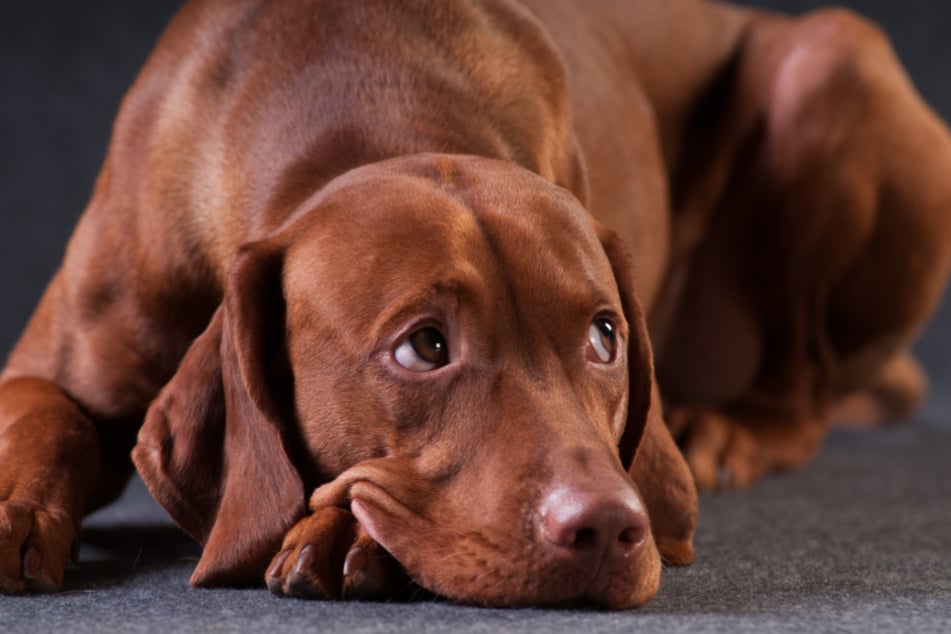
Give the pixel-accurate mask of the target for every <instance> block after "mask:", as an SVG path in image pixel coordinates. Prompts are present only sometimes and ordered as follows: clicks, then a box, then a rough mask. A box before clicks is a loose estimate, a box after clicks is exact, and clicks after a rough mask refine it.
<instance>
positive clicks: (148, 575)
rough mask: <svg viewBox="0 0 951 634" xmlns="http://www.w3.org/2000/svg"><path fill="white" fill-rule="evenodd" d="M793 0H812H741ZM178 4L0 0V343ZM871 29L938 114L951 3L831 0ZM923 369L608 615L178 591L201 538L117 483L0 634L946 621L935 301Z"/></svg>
mask: <svg viewBox="0 0 951 634" xmlns="http://www.w3.org/2000/svg"><path fill="white" fill-rule="evenodd" d="M747 3H748V4H760V5H767V6H771V7H774V8H780V9H784V10H790V11H801V10H804V9H808V8H811V7H814V6H817V5H819V4H822V0H747ZM178 4H179V1H178V0H149V2H128V1H127V0H90V1H89V2H82V3H77V2H74V0H57V1H53V0H48V1H46V2H33V3H23V2H10V3H7V4H6V5H4V10H3V17H2V18H0V82H2V83H0V93H2V95H3V98H2V99H0V174H2V177H0V270H2V271H3V272H4V274H3V278H2V281H0V354H5V353H6V351H7V350H9V347H10V346H11V345H12V344H13V342H14V340H15V338H16V337H17V335H18V333H19V332H20V330H21V329H22V327H23V324H24V323H25V320H26V318H27V316H28V314H29V313H30V311H31V310H32V307H33V306H34V305H35V303H36V300H37V299H38V297H39V294H40V293H41V291H42V289H43V287H44V286H45V284H46V281H47V280H48V279H49V277H50V275H51V274H52V272H53V270H55V267H56V266H57V264H58V262H59V259H60V257H61V254H62V249H63V245H64V244H65V241H66V238H67V236H68V235H69V233H70V231H71V227H72V225H73V224H74V223H75V220H76V218H77V217H78V214H79V212H80V210H81V209H82V206H83V204H84V202H85V200H86V198H87V197H88V194H89V190H90V187H91V183H92V182H93V178H94V176H95V174H96V172H97V171H98V167H99V164H100V162H101V159H102V155H103V148H104V147H105V143H106V139H107V137H108V132H109V125H110V121H111V119H112V116H113V114H114V112H115V109H116V105H117V104H118V101H119V98H120V96H121V94H122V93H123V91H124V90H125V87H126V86H127V85H128V84H129V82H130V81H131V79H132V77H133V75H134V73H135V72H136V71H137V70H138V68H139V66H140V65H141V64H142V61H143V60H144V59H145V55H146V53H147V51H148V50H149V48H150V47H151V44H152V42H153V41H154V39H155V37H156V36H157V34H158V33H159V31H160V29H161V27H162V24H163V23H164V22H165V20H167V19H168V16H169V15H170V14H171V12H172V11H173V10H174V9H175V7H176V6H177V5H178ZM844 4H847V5H850V6H852V7H854V8H857V9H859V10H861V11H863V12H865V13H868V14H871V15H872V16H873V17H875V18H876V19H877V20H879V21H881V22H882V23H884V24H885V25H886V27H887V30H888V32H889V33H890V35H891V36H892V37H893V38H894V40H895V43H896V47H897V48H898V50H899V53H900V55H901V56H902V59H903V60H905V62H906V64H908V66H909V68H910V70H911V72H912V77H913V79H914V80H915V82H916V83H917V84H918V86H919V88H920V89H921V90H922V92H923V93H924V95H925V96H926V98H927V99H928V100H929V101H930V102H931V103H933V104H935V106H936V107H937V109H938V110H939V111H940V112H941V113H942V114H943V115H944V116H945V117H946V118H948V119H951V79H949V78H951V74H949V73H948V69H947V62H948V60H951V40H949V39H948V38H947V33H948V32H949V31H951V17H949V16H951V4H949V3H947V2H946V0H904V1H903V2H894V1H893V0H845V2H844ZM918 353H919V356H920V357H921V358H922V360H923V361H924V362H925V364H926V366H927V367H928V368H929V370H930V371H931V374H932V378H933V390H932V395H931V399H930V401H929V404H928V406H927V407H926V408H925V409H924V410H923V412H922V413H921V414H920V416H919V417H918V418H917V419H916V420H915V421H913V422H911V423H909V424H907V425H904V426H901V427H894V428H890V429H885V430H879V431H874V432H863V433H852V432H849V433H845V432H839V433H836V434H835V435H834V436H833V437H832V438H831V439H830V441H829V442H828V443H827V445H826V446H825V447H824V449H823V451H822V453H821V454H820V455H819V457H818V459H817V460H816V462H815V464H814V465H812V466H811V467H810V468H808V469H805V470H803V471H799V472H796V473H793V474H787V475H782V476H776V477H772V478H769V479H767V480H766V481H764V482H763V483H761V484H760V485H758V486H756V487H755V488H753V489H752V490H749V491H744V492H737V493H728V494H717V495H704V496H703V497H702V500H701V523H700V528H699V532H698V535H697V555H698V560H697V563H696V564H694V565H692V566H690V567H686V568H679V569H671V570H667V571H665V574H664V579H663V584H662V588H661V591H660V593H659V594H658V596H657V598H656V599H655V600H654V601H653V602H652V603H650V604H649V605H648V606H646V607H644V608H643V609H640V610H636V611H631V612H624V613H605V612H593V611H564V610H560V611H559V610H485V609H477V608H467V607H459V606H454V605H449V604H447V603H442V602H431V601H430V602H421V603H409V604H362V603H327V602H305V601H298V600H289V599H283V600H282V599H277V598H275V597H273V596H271V595H270V594H269V593H268V592H267V591H266V590H264V589H263V588H261V589H251V590H195V589H192V588H190V587H189V586H188V577H189V575H190V573H191V570H192V568H193V566H194V564H195V562H196V561H197V558H198V553H199V551H198V548H197V546H196V545H195V544H193V543H192V542H191V541H190V540H189V539H188V538H187V537H185V536H184V535H183V534H182V533H180V532H179V531H178V530H177V529H176V528H175V527H174V526H173V525H172V524H171V522H170V521H169V520H168V518H167V516H166V515H165V514H164V512H163V511H162V510H161V509H160V508H159V507H158V506H157V505H156V504H155V503H154V502H152V501H151V499H150V498H149V497H148V495H147V493H146V492H145V490H144V488H143V486H142V484H141V482H138V481H134V482H133V483H132V484H131V486H130V487H129V489H128V491H127V493H126V495H125V496H124V497H123V499H122V500H121V501H120V502H119V503H117V504H116V505H114V506H112V507H110V508H108V509H105V510H103V511H101V512H99V513H98V514H96V515H94V516H93V517H91V518H90V519H89V520H88V522H87V524H86V529H85V533H84V539H83V544H82V554H81V561H80V563H79V564H77V565H75V566H72V567H71V568H70V570H69V571H68V576H67V581H66V587H65V589H64V591H63V592H62V593H60V594H57V595H53V596H25V597H9V596H0V633H3V632H11V633H12V632H24V633H26V632H30V633H34V632H90V633H92V632H96V633H99V632H219V631H220V632H232V631H234V632H237V631H257V630H271V631H281V632H303V631H317V632H334V631H342V632H350V633H359V632H441V631H452V632H500V631H501V632H537V631H550V632H590V633H592V634H594V633H598V632H641V631H644V632H654V631H657V632H687V631H690V632H708V631H709V632H763V631H789V632H799V631H802V632H825V631H828V632H875V631H881V632H951V309H949V308H948V307H947V306H946V307H945V309H944V310H943V311H942V313H941V314H940V315H939V317H938V319H937V320H936V322H935V323H934V324H933V325H932V326H931V328H930V329H929V331H928V333H927V336H926V337H925V339H924V340H923V341H922V342H921V344H920V345H919V346H918Z"/></svg>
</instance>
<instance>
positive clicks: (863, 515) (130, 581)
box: [0, 421, 951, 634]
mask: <svg viewBox="0 0 951 634" xmlns="http://www.w3.org/2000/svg"><path fill="white" fill-rule="evenodd" d="M701 513H702V515H701V517H702V520H701V526H700V531H699V534H698V536H697V554H698V561H697V563H696V564H694V565H692V566H689V567H687V568H679V569H670V570H667V571H665V576H664V579H663V584H662V588H661V591H660V593H659V595H658V596H657V598H656V599H655V600H654V601H653V602H652V603H650V604H649V605H648V606H646V607H645V608H642V609H640V610H635V611H629V612H623V613H605V612H594V611H559V610H485V609H478V608H467V607H458V606H453V605H448V604H445V603H440V602H425V603H409V604H390V605H387V604H372V603H328V602H307V601H299V600H293V599H278V598H275V597H273V596H271V595H270V594H269V593H268V592H267V591H266V590H265V589H263V588H261V589H251V590H196V589H192V588H190V587H189V586H188V576H189V574H190V573H191V570H192V568H193V566H194V564H195V562H196V561H197V558H198V549H197V547H196V546H195V545H194V544H193V543H192V542H190V540H189V539H188V538H187V537H185V536H184V535H183V534H181V533H180V532H178V530H177V529H176V528H175V527H174V526H172V525H171V524H170V523H169V521H168V520H167V519H166V516H165V514H164V512H163V511H162V510H161V509H160V508H158V507H157V506H156V505H155V504H154V503H153V502H152V501H151V499H150V498H149V497H148V494H147V493H146V492H145V490H144V487H143V486H142V484H141V482H139V481H134V482H133V484H132V486H131V487H130V489H129V490H128V491H127V494H126V496H125V497H124V498H123V500H122V501H121V502H120V503H119V504H117V505H116V506H114V507H112V508H110V509H107V510H105V511H101V512H100V513H99V514H97V515H95V516H93V517H91V518H90V520H89V521H88V522H87V528H86V531H85V535H84V539H83V547H82V557H81V562H80V563H79V564H78V565H75V566H73V567H71V568H70V570H69V572H68V579H67V583H66V588H65V590H64V591H63V592H62V593H61V594H58V595H53V596H30V597H0V629H2V630H3V631H5V632H24V633H26V632H44V631H51V632H52V631H59V632H90V633H93V632H137V631H143V632H158V631H170V632H206V631H226V632H227V631H252V630H263V629H272V628H275V629H278V628H279V629H280V631H283V632H297V631H301V632H302V631H308V630H314V631H321V632H330V631H340V632H440V631H453V632H498V631H502V632H537V631H548V632H578V631H584V632H588V633H591V634H593V633H596V632H632V631H664V632H687V631H690V632H705V631H719V632H724V631H731V632H747V631H748V632H762V631H806V632H816V631H854V632H874V631H882V632H948V631H951V429H949V428H948V427H946V426H944V425H938V424H932V423H929V422H927V421H923V422H918V423H916V424H914V425H912V426H905V427H901V428H896V429H892V430H886V431H883V432H876V433H872V434H868V433H864V434H860V435H856V434H852V433H848V434H845V433H839V434H836V435H835V436H834V437H833V438H832V439H831V440H830V442H829V444H828V445H827V446H826V447H825V449H824V450H823V452H822V454H821V455H820V457H819V459H818V460H817V462H816V464H814V465H813V466H812V467H811V468H809V469H807V470H805V471H801V472H799V473H795V474H791V475H786V476H781V477H774V478H770V479H769V480H767V481H765V482H763V483H762V484H761V485H760V486H758V487H756V488H754V489H753V490H752V491H746V492H739V493H729V494H717V495H707V496H704V497H703V499H702V510H701Z"/></svg>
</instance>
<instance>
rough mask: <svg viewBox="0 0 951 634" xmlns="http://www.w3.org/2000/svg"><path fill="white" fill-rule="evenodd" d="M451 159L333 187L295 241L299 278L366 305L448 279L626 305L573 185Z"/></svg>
mask: <svg viewBox="0 0 951 634" xmlns="http://www.w3.org/2000/svg"><path fill="white" fill-rule="evenodd" d="M452 167H453V169H446V168H445V166H442V167H440V166H438V165H437V166H434V167H433V170H432V171H429V172H427V173H418V172H410V173H409V174H407V173H406V172H405V171H401V172H398V173H390V172H387V171H383V172H380V171H378V170H377V171H371V172H370V173H369V174H359V175H355V176H361V177H359V178H358V177H351V178H349V179H347V181H346V182H344V183H342V184H341V185H339V186H337V187H336V188H335V189H334V190H333V191H330V192H328V193H327V194H326V195H325V196H324V197H323V198H322V200H321V201H320V203H319V204H318V205H317V206H316V207H315V208H314V210H313V211H312V212H311V213H312V214H313V215H314V216H315V218H314V220H313V221H312V222H311V223H310V224H309V227H308V229H307V231H306V233H305V234H304V235H302V236H300V237H299V239H297V240H295V243H294V244H292V245H291V248H290V251H291V253H290V255H289V265H290V266H289V269H290V270H289V272H288V275H289V276H291V277H296V278H303V279H299V280H293V279H292V280H290V282H289V284H288V286H289V287H290V288H291V289H300V288H310V287H313V285H314V284H315V283H316V284H320V285H321V286H323V284H321V281H326V280H328V279H333V281H334V283H333V284H332V285H329V288H328V289H327V292H330V293H342V295H341V297H339V298H337V299H339V300H340V301H349V302H357V303H359V304H360V305H362V306H365V307H366V309H367V310H374V307H376V308H379V307H380V306H382V305H386V304H389V303H391V302H393V301H396V300H398V299H399V298H400V297H401V296H405V294H406V293H407V291H408V290H415V291H417V292H418V293H425V291H426V289H427V288H429V287H432V286H434V285H446V284H447V283H449V284H451V285H455V286H457V287H465V289H466V290H467V291H470V292H473V293H474V294H476V295H482V296H483V299H484V300H486V301H493V300H497V299H498V298H497V297H496V298H493V297H491V295H493V293H492V290H493V289H497V288H500V287H505V288H508V289H509V290H510V291H511V292H512V293H514V294H516V295H518V296H524V295H526V294H529V295H532V296H536V297H539V296H540V297H542V298H545V297H547V298H548V299H549V300H551V301H559V300H565V299H568V298H571V299H573V300H575V303H583V304H586V305H589V304H592V303H597V302H601V303H604V302H609V303H612V304H613V303H615V301H614V300H615V299H616V297H617V289H616V285H615V282H614V277H613V273H612V270H611V267H610V263H609V262H608V260H607V256H606V255H605V253H604V250H603V248H602V246H601V244H600V242H599V240H598V238H597V234H596V232H595V231H594V229H593V227H592V225H591V222H590V220H589V217H588V215H587V212H586V211H585V210H584V208H583V207H582V206H581V205H580V203H578V201H577V200H576V199H574V198H573V197H572V196H571V195H570V194H569V193H567V192H566V191H564V190H562V189H561V188H558V187H556V186H555V185H553V184H551V183H549V182H547V181H544V180H543V179H542V178H541V177H538V176H536V175H534V174H531V173H529V172H527V171H526V170H522V169H520V168H514V167H512V166H505V167H500V166H496V165H493V166H492V169H488V170H486V169H480V170H476V171H477V172H478V173H477V174H472V173H471V172H472V171H473V170H472V169H471V166H465V168H466V169H458V166H455V165H453V166H452ZM480 167H484V166H482V165H481V164H480ZM328 299H331V298H329V297H323V300H328Z"/></svg>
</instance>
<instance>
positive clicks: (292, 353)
mask: <svg viewBox="0 0 951 634" xmlns="http://www.w3.org/2000/svg"><path fill="white" fill-rule="evenodd" d="M653 385H654V383H653V376H652V367H651V351H650V344H649V342H648V339H647V334H646V330H645V325H644V318H643V315H642V314H641V311H640V307H639V304H638V302H637V298H636V295H635V290H634V280H633V272H632V271H631V264H630V261H629V258H628V257H627V255H626V252H625V249H624V247H623V245H622V244H621V243H620V241H619V239H618V238H617V237H616V236H615V235H614V234H613V233H612V232H610V231H608V230H606V229H603V228H600V227H597V226H596V225H595V223H593V221H592V220H591V218H590V216H589V215H588V214H587V213H586V212H585V210H584V209H583V207H582V206H581V205H580V203H579V202H578V201H577V200H576V199H575V198H574V197H572V196H571V194H569V193H568V192H567V191H565V190H563V189H560V188H558V187H556V186H554V185H552V184H551V183H549V182H548V181H545V180H543V179H542V178H541V177H539V176H537V175H534V174H532V173H530V172H528V171H526V170H523V169H520V168H517V167H515V166H513V165H512V164H510V163H505V162H500V161H491V160H487V159H480V158H475V157H447V156H419V157H410V158H403V159H396V160H392V161H387V162H384V163H380V164H376V165H372V166H368V167H364V168H360V169H358V170H354V171H352V172H350V173H348V174H346V175H344V176H342V177H339V178H338V179H336V180H335V181H333V182H332V183H331V184H330V185H328V186H327V187H325V188H323V189H322V190H321V191H320V192H319V193H318V194H317V195H315V196H314V197H313V198H312V199H311V200H309V201H308V202H307V203H306V204H305V205H303V206H302V207H301V209H300V210H299V211H298V212H297V213H295V215H294V216H293V217H292V218H290V219H289V220H288V222H287V223H286V224H285V225H284V226H283V227H282V228H281V229H280V230H279V231H277V232H276V233H275V234H274V235H273V236H271V237H269V238H268V239H266V240H264V241H261V242H257V243H253V244H249V245H247V246H246V247H245V248H243V249H242V251H241V252H240V254H239V255H238V256H237V258H236V261H235V263H234V266H233V267H232V270H231V273H230V276H229V280H228V285H227V287H226V289H225V300H224V302H223V305H222V308H221V309H219V311H218V312H217V313H216V315H215V317H214V319H213V320H212V322H211V324H210V325H209V327H208V330H207V331H206V332H205V333H204V334H203V335H202V336H201V337H199V339H198V340H196V342H195V343H194V344H193V346H192V349H191V350H190V351H189V353H188V355H187V356H186V357H185V359H184V361H183V362H182V365H181V367H180V369H179V371H178V374H177V375H176V376H175V377H174V378H173V380H172V381H171V382H170V383H169V385H168V386H167V387H166V389H165V390H164V391H163V393H162V394H161V395H160V397H159V398H158V399H157V400H156V403H155V404H154V405H153V407H152V409H151V410H150V413H149V417H148V420H147V422H146V425H145V426H144V427H143V430H142V433H141V434H140V444H139V446H138V447H137V449H136V452H135V458H136V463H137V465H138V466H139V469H140V471H141V472H142V474H143V477H144V478H145V480H146V482H147V484H148V485H149V487H150V489H151V490H152V492H153V494H154V495H155V496H156V498H157V499H158V500H159V501H160V502H162V503H163V504H164V505H165V506H166V508H167V509H168V510H169V512H170V513H171V514H172V516H173V517H174V518H175V519H176V520H177V521H178V522H179V523H180V524H181V525H182V526H183V527H184V528H185V529H186V530H188V531H189V532H190V533H191V534H192V535H193V536H195V537H196V538H197V539H198V540H199V541H201V542H202V543H203V544H204V545H205V551H204V554H203V556H202V559H201V561H200V563H199V566H198V568H197V569H196V572H195V576H194V577H193V583H196V584H209V583H220V582H231V583H233V582H241V581H251V580H255V579H256V580H260V579H261V577H262V575H263V571H264V567H265V566H266V564H267V561H268V560H269V559H270V557H271V556H272V555H273V554H274V553H275V552H276V549H277V547H278V545H279V543H280V540H281V538H282V536H283V534H284V532H285V531H286V530H287V529H288V528H289V527H290V526H291V525H292V524H293V523H294V521H296V520H297V519H299V518H300V516H301V515H302V514H303V513H304V510H305V503H306V500H307V498H306V494H305V491H307V492H308V493H309V490H307V489H311V488H313V487H316V486H318V485H322V486H319V488H317V490H316V492H315V493H314V494H313V496H312V498H311V505H312V506H313V507H315V508H316V507H320V506H322V505H330V504H333V505H341V506H349V507H350V508H351V510H352V512H353V513H354V515H355V516H356V517H357V518H358V519H359V520H360V522H361V524H362V525H363V526H364V528H365V529H366V530H367V532H368V533H369V534H370V535H371V536H372V537H373V538H374V539H375V540H376V541H378V542H379V543H380V544H381V545H382V546H383V547H384V548H386V549H387V550H388V551H390V552H391V553H392V554H393V556H394V557H396V559H397V560H398V561H399V562H400V563H401V564H402V565H403V566H404V567H405V568H406V570H407V572H408V573H409V574H410V576H411V577H412V578H413V579H414V580H415V581H416V582H417V583H419V584H420V585H422V586H424V587H426V588H427V589H429V590H432V591H434V592H436V593H437V594H440V595H443V596H446V597H449V598H452V599H456V600H459V601H464V602H472V603H479V604H489V605H526V604H552V603H560V602H565V601H573V600H579V599H589V600H593V601H595V602H598V603H600V604H603V605H607V606H610V607H629V606H634V605H639V604H641V603H643V602H645V601H647V600H648V599H650V597H651V596H653V594H654V593H655V592H656V589H657V586H658V583H659V576H660V567H661V556H664V557H666V558H667V559H669V560H672V561H675V562H678V563H683V562H687V561H689V560H690V559H692V550H691V539H692V534H693V527H694V522H695V518H696V497H695V493H694V490H693V485H692V482H691V480H690V475H689V472H688V471H687V469H686V467H685V465H684V463H683V460H682V459H681V458H680V456H679V454H678V453H677V451H676V448H675V447H674V446H673V443H672V442H671V441H670V438H669V435H667V432H666V429H665V427H664V423H663V421H662V419H661V417H660V414H659V408H660V406H659V403H658V402H657V401H658V399H657V393H656V389H653ZM639 447H640V449H638V448H639ZM635 456H636V459H635ZM632 462H634V465H633V467H632ZM629 473H630V474H633V479H632V477H631V476H630V475H628V474H629Z"/></svg>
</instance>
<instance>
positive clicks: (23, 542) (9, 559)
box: [0, 501, 76, 593]
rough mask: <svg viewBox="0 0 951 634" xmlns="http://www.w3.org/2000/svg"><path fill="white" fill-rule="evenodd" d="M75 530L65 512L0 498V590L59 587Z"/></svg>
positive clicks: (53, 588)
mask: <svg viewBox="0 0 951 634" xmlns="http://www.w3.org/2000/svg"><path fill="white" fill-rule="evenodd" d="M75 532H76V531H75V528H74V527H73V525H72V522H70V521H69V520H68V519H67V518H66V516H65V514H62V513H54V512H48V511H46V510H43V509H41V508H38V507H36V505H34V504H21V503H16V502H13V501H4V502H0V592H4V593H20V592H55V591H56V590H59V588H60V586H62V583H63V574H64V572H65V570H66V562H67V560H68V559H69V556H70V552H71V549H72V544H73V542H74V539H75Z"/></svg>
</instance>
